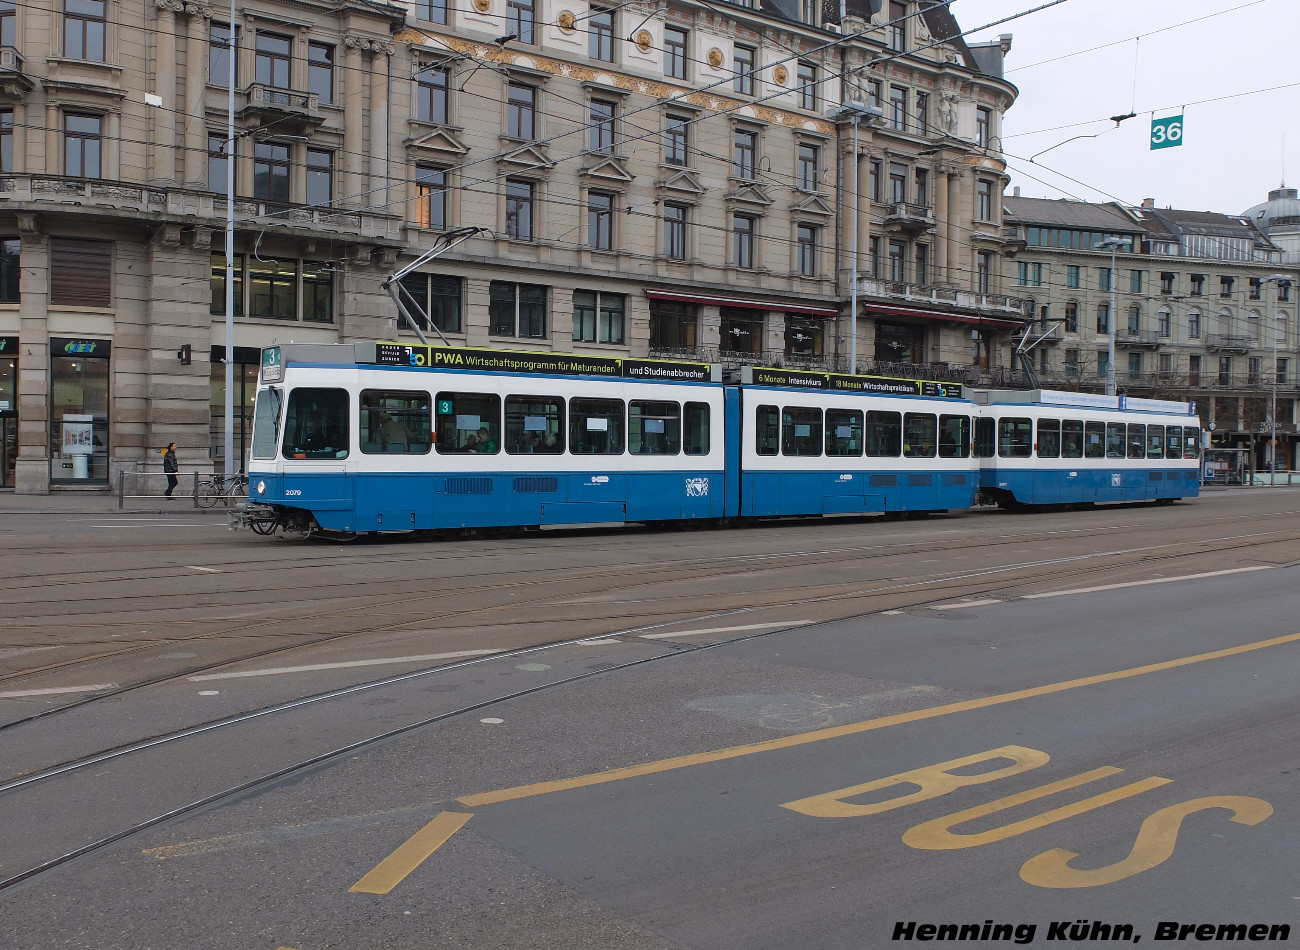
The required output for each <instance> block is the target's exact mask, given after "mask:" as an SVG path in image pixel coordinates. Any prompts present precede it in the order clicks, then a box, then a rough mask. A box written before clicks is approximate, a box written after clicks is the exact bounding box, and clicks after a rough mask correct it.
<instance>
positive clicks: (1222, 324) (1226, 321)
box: [1218, 307, 1233, 336]
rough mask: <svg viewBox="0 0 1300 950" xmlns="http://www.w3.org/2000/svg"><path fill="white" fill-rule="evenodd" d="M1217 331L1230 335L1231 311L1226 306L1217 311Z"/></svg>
mask: <svg viewBox="0 0 1300 950" xmlns="http://www.w3.org/2000/svg"><path fill="white" fill-rule="evenodd" d="M1218 325H1219V332H1220V333H1221V334H1223V335H1224V336H1232V335H1233V334H1232V329H1233V327H1232V311H1231V310H1229V309H1227V308H1226V307H1225V308H1224V309H1222V310H1220V311H1219V323H1218Z"/></svg>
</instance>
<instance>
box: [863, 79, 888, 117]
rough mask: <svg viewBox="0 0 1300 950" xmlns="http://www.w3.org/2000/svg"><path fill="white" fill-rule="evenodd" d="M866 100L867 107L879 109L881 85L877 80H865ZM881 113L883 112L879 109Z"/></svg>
mask: <svg viewBox="0 0 1300 950" xmlns="http://www.w3.org/2000/svg"><path fill="white" fill-rule="evenodd" d="M867 100H868V104H869V105H873V106H875V107H876V108H877V109H881V84H880V80H879V79H868V80H867ZM881 111H882V112H883V111H884V110H883V109H881Z"/></svg>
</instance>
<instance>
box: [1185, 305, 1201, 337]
mask: <svg viewBox="0 0 1300 950" xmlns="http://www.w3.org/2000/svg"><path fill="white" fill-rule="evenodd" d="M1187 338H1188V339H1189V340H1199V339H1200V338H1201V314H1200V311H1198V310H1192V311H1191V312H1189V313H1188V314H1187Z"/></svg>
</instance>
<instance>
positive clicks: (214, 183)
mask: <svg viewBox="0 0 1300 950" xmlns="http://www.w3.org/2000/svg"><path fill="white" fill-rule="evenodd" d="M229 173H230V156H228V155H227V154H226V137H225V136H224V135H212V134H211V133H209V135H208V191H220V192H222V193H224V192H225V190H226V185H227V184H229V182H228V181H227V180H226V178H227V175H229Z"/></svg>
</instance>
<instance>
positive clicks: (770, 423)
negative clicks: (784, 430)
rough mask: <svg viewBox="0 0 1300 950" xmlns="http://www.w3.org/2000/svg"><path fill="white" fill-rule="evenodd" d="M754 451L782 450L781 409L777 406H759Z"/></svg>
mask: <svg viewBox="0 0 1300 950" xmlns="http://www.w3.org/2000/svg"><path fill="white" fill-rule="evenodd" d="M754 451H755V452H757V453H758V454H759V455H776V454H777V453H779V452H780V451H781V410H780V409H778V408H776V406H759V407H758V411H757V412H756V413H755V414H754Z"/></svg>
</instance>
